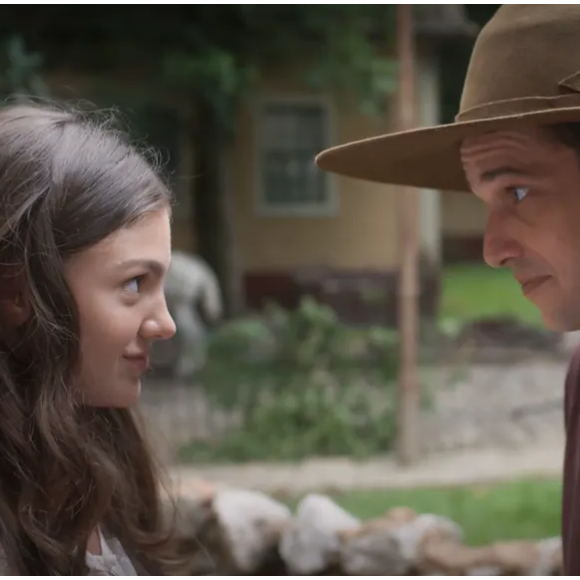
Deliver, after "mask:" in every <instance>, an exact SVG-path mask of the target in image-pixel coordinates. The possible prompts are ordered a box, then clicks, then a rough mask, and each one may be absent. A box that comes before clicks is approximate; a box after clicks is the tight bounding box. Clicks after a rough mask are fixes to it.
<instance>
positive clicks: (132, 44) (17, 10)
mask: <svg viewBox="0 0 580 580" xmlns="http://www.w3.org/2000/svg"><path fill="white" fill-rule="evenodd" d="M89 12H90V13H89ZM0 16H1V18H0V37H1V36H6V35H7V34H12V33H13V32H15V31H17V32H18V33H19V34H20V35H21V36H22V37H23V38H24V40H25V42H26V44H27V46H28V45H30V46H31V47H32V48H33V50H35V51H36V50H37V51H41V52H42V53H43V54H46V57H47V58H46V63H47V66H53V67H56V66H63V65H69V66H71V67H74V68H78V69H80V70H83V71H87V70H93V71H95V72H99V73H104V74H106V73H107V72H110V71H118V70H122V69H123V68H124V67H127V66H131V65H136V64H137V63H139V65H140V66H142V65H143V64H145V65H146V69H147V76H148V78H149V80H150V81H152V82H148V83H147V87H148V89H149V91H150V94H151V98H152V99H156V98H158V97H159V93H163V92H165V91H167V90H168V89H178V90H185V91H187V92H188V94H194V95H197V96H198V97H200V98H202V99H205V100H207V101H208V102H210V103H211V104H212V106H213V107H215V110H216V112H217V117H218V118H219V119H221V120H223V121H224V123H225V125H226V126H227V125H228V124H229V123H230V122H231V115H232V113H233V112H234V111H235V109H236V107H237V104H238V102H239V100H240V98H241V97H242V96H243V95H244V94H245V92H246V91H247V90H249V89H251V87H252V86H254V83H255V82H256V81H258V80H259V78H260V75H261V73H262V71H264V70H271V69H272V67H286V66H288V67H292V65H294V64H295V63H300V64H301V67H300V68H299V70H298V71H297V74H298V75H299V76H301V77H302V78H303V79H304V80H305V81H307V82H308V83H309V84H310V85H311V86H312V87H313V88H315V89H320V90H323V89H328V88H332V89H337V90H340V91H343V92H345V93H350V94H352V95H353V96H354V97H355V98H356V100H357V102H359V103H360V104H361V106H363V107H364V108H365V109H366V110H373V107H374V106H375V105H376V104H377V103H379V102H380V99H379V98H377V97H380V98H384V95H385V92H386V91H389V90H390V89H392V88H393V87H394V72H395V67H394V63H393V61H392V60H391V59H389V58H387V57H386V56H385V54H386V53H383V54H380V53H379V52H378V49H377V46H381V48H384V49H385V50H388V48H389V47H390V46H392V39H393V37H394V6H393V5H376V6H375V5H360V6H358V5H335V6H326V5H290V6H274V5H272V6H268V5H222V6H210V5H184V6H166V7H165V6H164V7H161V6H140V7H139V8H134V7H131V8H129V7H126V6H109V7H106V8H104V7H99V8H98V9H97V8H96V7H82V8H81V7H78V6H77V7H73V6H50V7H40V6H39V7H37V8H36V9H35V10H34V11H33V12H32V11H30V10H27V9H26V8H24V7H22V6H5V7H3V8H2V12H1V13H0ZM377 41H378V45H377Z"/></svg>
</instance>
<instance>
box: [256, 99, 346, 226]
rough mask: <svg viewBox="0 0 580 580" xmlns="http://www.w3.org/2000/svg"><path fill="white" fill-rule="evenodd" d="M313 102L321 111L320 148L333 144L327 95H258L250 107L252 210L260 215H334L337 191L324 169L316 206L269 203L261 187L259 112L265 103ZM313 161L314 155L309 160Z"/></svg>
mask: <svg viewBox="0 0 580 580" xmlns="http://www.w3.org/2000/svg"><path fill="white" fill-rule="evenodd" d="M272 104H281V105H290V106H292V105H311V106H312V105H314V106H319V107H321V108H322V109H323V111H324V113H325V121H324V124H323V128H324V139H323V140H324V148H325V149H326V148H327V147H330V146H332V145H333V144H334V127H335V122H334V120H335V111H334V106H333V102H332V99H331V98H330V97H329V96H314V95H308V96H296V95H292V96H287V95H267V96H261V97H258V98H257V99H256V101H255V107H254V123H253V129H254V158H255V164H254V189H255V209H256V213H257V214H258V215H259V216H262V217H334V216H336V215H337V213H338V192H337V189H336V180H335V176H334V175H332V174H331V173H328V172H323V174H322V175H323V179H324V183H325V189H326V193H327V195H326V201H325V202H324V203H321V204H319V205H314V204H308V203H305V204H293V205H292V206H287V207H279V206H275V205H273V204H269V203H268V201H267V199H266V196H265V192H264V190H263V185H262V183H263V181H262V170H263V166H262V148H263V143H262V138H261V137H262V129H263V120H264V116H263V111H264V108H265V107H266V106H267V105H272ZM312 163H313V164H314V158H313V159H312Z"/></svg>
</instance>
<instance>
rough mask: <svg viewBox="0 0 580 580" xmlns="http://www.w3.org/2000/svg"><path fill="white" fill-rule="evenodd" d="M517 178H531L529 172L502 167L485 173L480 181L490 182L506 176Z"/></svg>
mask: <svg viewBox="0 0 580 580" xmlns="http://www.w3.org/2000/svg"><path fill="white" fill-rule="evenodd" d="M506 175H507V176H516V177H523V176H528V177H529V176H530V173H529V172H528V171H524V170H523V169H517V168H516V167H512V166H511V165H502V166H501V167H497V168H495V169H490V170H489V171H484V172H483V173H482V174H481V176H480V180H481V181H482V182H486V183H488V182H490V181H493V180H494V179H497V178H498V177H504V176H506Z"/></svg>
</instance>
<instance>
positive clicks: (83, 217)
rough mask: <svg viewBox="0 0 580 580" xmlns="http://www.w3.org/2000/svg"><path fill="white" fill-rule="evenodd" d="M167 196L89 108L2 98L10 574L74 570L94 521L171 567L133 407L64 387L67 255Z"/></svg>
mask: <svg viewBox="0 0 580 580" xmlns="http://www.w3.org/2000/svg"><path fill="white" fill-rule="evenodd" d="M170 200H171V196H170V192H169V189H168V188H167V187H166V185H165V183H164V181H163V180H162V178H161V177H160V175H159V172H158V171H157V170H156V169H155V167H154V166H153V165H152V164H151V163H150V162H149V161H148V160H147V159H146V157H145V156H144V155H143V154H142V153H141V152H139V151H138V150H137V149H136V148H135V147H134V146H133V145H132V144H131V143H130V141H129V140H128V139H127V138H126V137H125V136H124V133H123V132H121V131H119V130H117V129H116V128H115V126H114V125H113V124H111V123H110V122H109V121H108V120H104V119H103V118H102V115H101V114H99V115H94V114H87V113H86V112H80V111H76V110H73V109H69V108H68V107H65V106H63V105H58V106H55V105H52V104H51V105H50V106H48V105H46V104H41V105H40V104H37V103H15V104H10V105H6V106H4V107H3V108H1V109H0V284H6V283H7V280H8V276H9V275H10V274H11V273H14V272H18V273H20V274H21V275H22V276H23V278H24V280H25V284H26V290H27V293H28V295H29V296H30V301H31V308H32V316H31V317H30V319H29V322H27V324H26V327H25V328H24V331H23V334H22V337H19V343H18V347H17V348H14V347H8V345H7V344H5V343H3V342H2V341H0V546H1V547H2V548H3V549H4V550H5V551H6V556H7V558H8V562H9V565H10V566H11V567H12V568H13V570H14V572H15V573H17V574H21V575H24V574H26V575H71V574H86V572H87V568H86V565H85V551H86V548H87V542H88V538H89V536H90V533H91V531H93V530H94V529H95V527H96V526H97V525H104V526H105V527H106V528H107V529H108V530H110V531H111V533H112V534H114V535H115V536H116V537H117V538H118V539H119V540H120V541H121V543H122V544H123V546H124V547H125V549H126V550H127V552H128V553H129V554H130V556H132V558H133V559H134V561H135V562H136V566H137V567H138V568H139V569H140V570H141V571H142V572H143V573H148V574H169V573H171V565H172V562H173V561H174V560H173V559H172V555H171V536H170V530H169V528H168V527H167V526H166V525H165V522H164V521H163V517H162V506H161V500H160V487H159V477H158V473H157V468H156V464H155V462H154V460H153V457H152V454H151V452H150V450H149V449H148V447H147V444H146V441H145V438H144V437H143V436H142V434H141V430H140V428H139V426H138V423H137V420H136V418H135V417H134V415H133V412H132V411H131V410H128V409H108V408H102V409H92V408H87V407H83V406H81V405H79V404H78V402H77V401H76V399H75V398H74V397H73V396H72V394H71V389H70V388H69V384H70V377H71V372H72V369H73V368H74V367H75V364H76V363H77V361H78V359H79V348H80V347H79V319H78V313H77V308H76V304H75V301H74V299H73V296H72V295H71V292H70V291H69V288H68V286H67V284H66V282H65V279H64V276H63V265H64V263H65V262H66V260H67V259H68V258H69V257H70V256H72V255H74V254H76V253H77V252H81V251H82V250H84V249H86V248H89V247H90V246H92V245H93V244H96V243H97V242H99V241H101V240H103V239H104V238H106V237H107V236H109V235H110V234H112V233H113V232H115V231H116V230H119V229H120V228H123V227H125V226H128V225H130V224H131V223H134V222H135V221H136V220H139V219H140V218H141V217H143V216H144V215H146V214H147V213H149V212H151V211H154V210H155V209H158V208H159V207H160V206H161V205H162V204H170ZM1 326H2V321H1V320H0V328H1Z"/></svg>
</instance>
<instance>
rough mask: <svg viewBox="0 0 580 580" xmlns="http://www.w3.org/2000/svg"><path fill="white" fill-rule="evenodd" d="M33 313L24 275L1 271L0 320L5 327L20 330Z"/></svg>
mask: <svg viewBox="0 0 580 580" xmlns="http://www.w3.org/2000/svg"><path fill="white" fill-rule="evenodd" d="M3 270H4V268H3ZM31 313H32V305H31V302H30V296H29V293H28V290H27V288H26V277H25V275H24V273H23V272H22V271H20V272H15V271H12V272H7V271H5V270H4V271H0V319H1V320H2V322H3V325H4V324H6V325H7V326H8V328H18V327H19V326H22V325H23V324H24V323H25V322H26V321H27V320H28V319H29V318H30V315H31Z"/></svg>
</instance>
